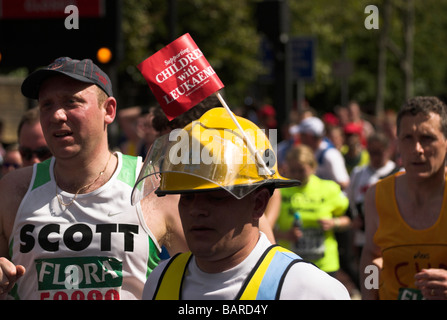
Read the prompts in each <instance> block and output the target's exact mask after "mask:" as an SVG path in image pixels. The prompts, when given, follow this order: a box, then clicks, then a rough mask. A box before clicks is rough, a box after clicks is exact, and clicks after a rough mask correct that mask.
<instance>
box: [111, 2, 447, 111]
mask: <svg viewBox="0 0 447 320" xmlns="http://www.w3.org/2000/svg"><path fill="white" fill-rule="evenodd" d="M384 1H385V0H315V1H312V0H301V1H298V0H289V1H288V3H289V7H290V16H291V19H290V21H291V23H290V36H300V35H302V36H304V35H305V36H309V35H311V36H315V37H316V39H317V56H316V77H315V80H314V81H313V82H312V83H306V98H307V99H308V100H309V101H310V102H311V105H312V106H314V107H315V108H317V109H318V110H321V111H326V110H331V109H332V108H333V107H334V106H336V105H338V104H340V102H341V98H340V87H341V81H340V79H338V78H336V77H335V76H334V74H333V72H332V65H333V63H334V62H335V61H338V60H340V59H348V60H349V61H351V62H352V63H353V67H354V72H353V73H352V74H351V76H350V77H349V78H348V80H347V81H348V84H349V98H350V99H355V100H358V101H359V102H360V104H361V105H363V106H365V107H366V108H367V111H368V112H370V113H373V111H374V105H375V100H376V91H377V64H378V40H379V35H380V31H381V29H379V30H367V29H366V28H365V27H364V21H365V18H366V17H367V14H365V13H364V10H365V7H366V6H367V5H370V4H372V5H376V6H377V7H378V9H379V12H380V23H379V27H380V28H381V27H382V25H383V4H384ZM168 2H169V1H167V0H138V1H137V0H126V1H123V40H124V42H125V59H124V61H122V63H121V69H120V70H119V73H120V75H121V78H122V79H123V80H122V81H120V84H121V85H122V86H123V87H124V88H127V89H128V90H129V91H128V92H127V93H129V94H131V93H132V92H134V93H135V90H136V89H135V84H138V85H140V86H141V87H140V90H146V91H148V90H149V89H148V88H147V86H146V87H145V82H144V79H143V77H142V76H141V74H140V73H139V71H138V70H137V69H136V65H137V64H138V63H140V62H141V61H143V60H144V59H145V58H147V57H149V56H150V55H151V54H153V53H154V52H156V51H157V50H159V49H161V48H162V47H163V46H165V45H167V44H168V43H169V42H170V41H171V40H172V39H169V27H168V24H167V16H168ZM391 3H392V15H391V23H390V31H389V38H390V40H391V41H392V42H393V43H394V45H395V47H396V48H398V49H399V50H401V51H403V50H404V40H403V17H404V15H403V10H404V8H405V6H406V5H407V1H405V0H392V1H391ZM254 7H255V0H177V36H180V35H182V34H184V33H186V32H189V33H190V34H191V36H192V37H193V39H194V40H195V41H196V43H197V44H198V46H199V47H200V49H201V50H202V51H203V52H204V54H205V56H206V57H207V59H208V61H209V62H210V64H211V65H212V66H213V68H214V69H215V70H216V72H217V74H218V75H219V78H220V79H221V80H222V82H223V83H224V84H225V92H226V97H227V98H226V99H227V101H229V102H230V104H232V105H234V106H235V107H236V105H240V104H241V103H242V101H243V99H244V97H245V95H247V92H248V90H249V89H252V88H253V87H256V81H257V79H258V77H259V75H261V74H262V72H263V66H262V65H261V62H260V59H259V56H260V53H259V43H260V39H261V36H260V35H259V34H258V32H257V30H256V21H255V17H254ZM414 11H415V34H414V38H413V41H414V63H413V70H414V95H437V96H440V97H443V95H444V91H445V86H446V75H447V73H446V71H447V59H445V52H447V43H446V42H445V41H444V39H445V34H446V32H447V20H446V19H445V17H444V12H447V1H446V0H442V1H439V0H425V1H422V0H414ZM401 61H402V58H401V57H399V56H397V55H396V54H395V52H394V53H393V52H392V51H391V50H387V65H386V68H387V71H386V91H385V108H386V109H397V108H399V106H400V105H401V104H402V102H403V100H404V76H403V70H402V68H401V65H400V64H401ZM137 87H138V86H137ZM143 87H145V88H144V89H142V88H143ZM149 95H150V94H148V96H149ZM143 97H144V98H146V96H143Z"/></svg>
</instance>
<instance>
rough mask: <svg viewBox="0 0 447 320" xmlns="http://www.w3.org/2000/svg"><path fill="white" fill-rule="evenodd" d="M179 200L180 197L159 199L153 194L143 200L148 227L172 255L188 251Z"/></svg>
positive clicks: (169, 196) (173, 196) (168, 196)
mask: <svg viewBox="0 0 447 320" xmlns="http://www.w3.org/2000/svg"><path fill="white" fill-rule="evenodd" d="M179 198H180V196H179V195H166V196H163V197H158V196H157V195H155V194H154V193H151V194H150V195H148V196H146V197H145V198H144V199H143V200H141V208H142V210H143V216H144V220H145V222H146V225H147V226H148V228H149V229H150V230H151V232H152V234H153V235H154V236H155V238H156V239H157V241H158V242H159V244H160V245H161V246H165V247H166V248H167V249H168V251H169V253H170V254H173V253H177V252H182V251H186V249H187V246H186V241H185V237H184V234H183V228H182V225H181V221H180V215H179V211H178V201H179Z"/></svg>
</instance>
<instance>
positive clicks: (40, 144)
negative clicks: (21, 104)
mask: <svg viewBox="0 0 447 320" xmlns="http://www.w3.org/2000/svg"><path fill="white" fill-rule="evenodd" d="M17 135H18V138H19V151H20V155H21V156H22V161H23V166H24V167H27V166H31V165H33V164H34V163H39V162H41V161H44V160H46V159H48V158H50V157H51V151H50V149H48V146H47V141H46V140H45V137H44V136H43V132H42V126H41V125H40V119H39V108H38V107H34V108H32V109H29V110H27V111H26V112H25V113H24V114H23V116H22V119H21V120H20V122H19V126H18V130H17Z"/></svg>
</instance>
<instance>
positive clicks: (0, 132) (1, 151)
mask: <svg viewBox="0 0 447 320" xmlns="http://www.w3.org/2000/svg"><path fill="white" fill-rule="evenodd" d="M5 153H6V150H5V146H4V145H3V120H1V119H0V163H2V161H3V157H4V156H5Z"/></svg>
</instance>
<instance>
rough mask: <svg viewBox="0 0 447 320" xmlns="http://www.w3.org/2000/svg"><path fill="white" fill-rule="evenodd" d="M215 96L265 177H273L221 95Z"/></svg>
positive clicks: (217, 93) (218, 93)
mask: <svg viewBox="0 0 447 320" xmlns="http://www.w3.org/2000/svg"><path fill="white" fill-rule="evenodd" d="M215 94H216V96H217V98H218V99H219V101H220V103H221V104H222V106H223V107H224V108H225V110H227V112H228V114H229V115H230V117H231V119H232V120H233V122H234V123H235V124H236V126H237V128H238V129H239V131H240V132H241V134H242V135H243V137H244V139H245V141H246V142H247V146H248V150H249V151H250V152H251V154H252V155H253V156H254V157H255V159H256V162H257V163H259V164H260V165H261V166H262V167H263V169H264V170H265V171H264V172H265V173H266V175H273V174H274V172H272V170H270V169H269V168H268V167H267V165H266V163H265V161H264V159H262V157H261V156H260V155H259V153H258V150H256V149H255V147H254V146H253V144H252V143H251V141H250V139H249V137H248V136H247V135H246V133H245V132H244V130H242V127H241V125H240V123H239V122H238V121H237V119H236V117H235V116H234V114H233V112H231V110H230V107H229V106H228V105H227V103H226V102H225V100H224V98H223V97H222V95H221V94H220V92H216V93H215Z"/></svg>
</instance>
